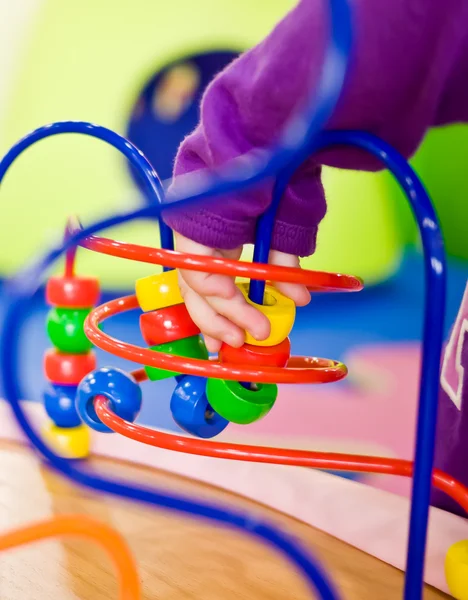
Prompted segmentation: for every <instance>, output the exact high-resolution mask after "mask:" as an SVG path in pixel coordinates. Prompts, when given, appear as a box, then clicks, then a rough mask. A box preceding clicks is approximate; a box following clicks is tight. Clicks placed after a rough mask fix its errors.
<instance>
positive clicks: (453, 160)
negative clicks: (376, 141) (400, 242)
mask: <svg viewBox="0 0 468 600" xmlns="http://www.w3.org/2000/svg"><path fill="white" fill-rule="evenodd" d="M467 155H468V127H467V126H466V125H463V126H460V125H457V126H452V127H445V128H441V129H434V130H433V131H431V132H430V133H429V135H428V136H427V139H426V140H425V142H424V144H423V145H422V147H421V149H420V151H419V152H418V154H417V155H416V156H415V158H414V160H413V164H414V167H415V168H416V170H417V171H418V173H419V174H420V176H421V177H422V179H423V181H424V184H425V186H426V188H427V190H428V191H429V194H430V195H431V197H432V200H433V201H434V203H435V205H436V209H437V212H438V215H439V219H440V221H441V224H442V230H443V232H444V237H445V243H446V247H447V252H448V254H450V255H451V256H454V257H456V258H461V259H464V260H468V179H467V176H466V172H467V165H468V161H467ZM414 235H416V233H414Z"/></svg>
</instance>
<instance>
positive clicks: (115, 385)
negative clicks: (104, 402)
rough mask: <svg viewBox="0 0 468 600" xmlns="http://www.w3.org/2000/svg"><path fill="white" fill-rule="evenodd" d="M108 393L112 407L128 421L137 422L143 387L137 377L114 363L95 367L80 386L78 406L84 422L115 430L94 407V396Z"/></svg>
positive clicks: (110, 431)
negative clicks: (98, 367)
mask: <svg viewBox="0 0 468 600" xmlns="http://www.w3.org/2000/svg"><path fill="white" fill-rule="evenodd" d="M96 396H106V398H108V399H109V400H110V404H111V409H112V411H113V412H114V413H115V414H116V415H118V416H119V417H120V418H121V419H124V420H125V421H130V422H131V423H133V422H134V421H135V419H136V418H137V416H138V413H139V412H140V409H141V402H142V397H141V389H140V386H139V385H138V383H137V382H136V381H135V379H134V378H133V377H132V376H131V375H129V374H128V373H126V372H125V371H122V370H121V369H116V368H114V367H104V368H102V369H97V370H96V371H92V372H91V373H89V374H88V375H86V377H84V378H83V379H82V381H81V383H80V385H79V386H78V391H77V394H76V408H77V410H78V413H79V415H80V417H81V418H82V420H83V422H84V423H86V425H88V426H89V427H91V429H94V430H96V431H100V432H102V433H113V432H112V430H111V429H109V428H108V427H107V426H106V425H104V423H102V421H100V419H99V417H98V416H97V414H96V411H95V410H94V404H93V401H94V398H95V397H96Z"/></svg>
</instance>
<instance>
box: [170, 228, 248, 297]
mask: <svg viewBox="0 0 468 600" xmlns="http://www.w3.org/2000/svg"><path fill="white" fill-rule="evenodd" d="M176 245H177V250H178V251H179V252H184V253H186V254H199V255H201V256H220V254H219V253H218V252H216V250H214V249H212V248H207V247H206V246H202V245H201V244H197V243H196V242H193V241H192V240H189V239H187V238H185V237H183V236H180V235H178V234H177V235H176ZM240 253H241V250H240V249H239V250H234V251H233V252H232V254H233V258H238V257H239V256H240ZM180 274H181V275H182V277H183V278H184V281H185V282H186V283H187V285H188V286H189V287H191V288H192V290H194V291H195V292H197V293H198V294H200V295H201V296H218V297H219V298H226V299H229V298H232V297H233V296H234V295H235V294H236V286H235V284H234V279H233V278H232V277H229V276H227V275H216V274H211V273H200V272H199V271H189V270H186V269H181V270H180Z"/></svg>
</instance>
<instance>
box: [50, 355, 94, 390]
mask: <svg viewBox="0 0 468 600" xmlns="http://www.w3.org/2000/svg"><path fill="white" fill-rule="evenodd" d="M95 368H96V355H95V354H94V352H88V354H63V353H61V352H58V351H57V350H55V349H54V350H48V351H47V352H46V354H45V357H44V373H45V376H46V377H47V379H48V380H49V381H50V382H51V383H55V384H57V385H78V384H79V383H80V381H81V380H82V379H83V377H85V376H86V375H87V374H88V373H89V372H90V371H93V370H94V369H95Z"/></svg>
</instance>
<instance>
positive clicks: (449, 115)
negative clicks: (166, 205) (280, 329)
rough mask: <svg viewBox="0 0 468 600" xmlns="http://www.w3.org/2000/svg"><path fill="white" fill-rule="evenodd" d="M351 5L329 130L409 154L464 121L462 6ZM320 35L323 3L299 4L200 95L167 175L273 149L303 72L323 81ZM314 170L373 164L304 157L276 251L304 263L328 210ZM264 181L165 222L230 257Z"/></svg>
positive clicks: (467, 50)
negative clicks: (342, 73)
mask: <svg viewBox="0 0 468 600" xmlns="http://www.w3.org/2000/svg"><path fill="white" fill-rule="evenodd" d="M351 4H352V7H353V13H354V14H353V18H354V31H355V45H354V49H353V54H352V62H351V68H350V71H349V74H348V79H347V82H346V85H345V89H344V93H343V95H342V98H341V101H340V103H339V106H338V107H337V110H336V113H335V115H334V117H333V118H332V120H331V122H330V123H329V127H330V128H331V129H363V130H365V131H368V132H371V133H374V134H376V135H378V136H380V137H382V138H383V139H384V140H386V141H387V142H389V143H391V144H392V145H393V146H395V148H397V149H398V150H399V151H400V152H401V153H402V154H403V155H404V156H405V157H408V156H410V155H411V154H412V153H413V152H414V151H415V150H416V149H417V147H418V145H419V143H420V142H421V139H422V137H423V136H424V134H425V132H426V130H427V129H428V128H429V127H431V126H434V125H441V124H445V123H450V122H456V121H465V120H468V79H467V74H468V28H467V23H468V2H467V1H466V0H352V3H351ZM327 32H328V17H327V2H326V0H301V1H300V2H299V3H298V5H297V6H296V8H295V9H294V10H292V11H291V12H290V13H289V14H288V15H287V16H286V17H285V18H284V19H283V21H281V22H280V23H279V24H278V26H277V27H276V28H275V29H274V30H273V32H272V33H271V34H270V35H269V36H268V37H267V38H266V39H265V40H264V41H263V42H262V43H261V44H259V45H258V46H256V47H254V48H253V49H252V50H250V51H249V52H246V53H245V54H243V55H242V56H240V58H238V59H237V60H236V61H234V62H233V63H232V64H231V65H229V66H228V67H227V68H226V69H225V70H224V71H223V72H222V73H221V74H220V75H219V76H218V77H217V78H216V79H215V80H214V81H213V82H212V84H211V85H210V86H209V88H208V89H207V91H206V93H205V95H204V98H203V101H202V106H201V121H200V124H199V126H198V127H197V129H196V130H195V131H194V132H193V133H192V134H191V135H190V136H189V137H188V138H187V139H186V140H185V141H184V142H183V143H182V146H181V148H180V150H179V153H178V156H177V159H176V163H175V171H174V174H175V175H176V176H177V175H180V174H183V173H187V172H192V171H196V170H199V169H203V168H205V167H207V166H208V167H212V166H219V165H220V164H222V163H224V162H225V161H227V160H229V159H231V158H234V157H236V156H239V155H241V154H243V153H245V152H247V151H249V150H251V149H252V148H256V147H265V146H268V145H270V144H271V143H272V141H273V140H274V139H275V138H276V137H277V136H278V134H279V132H280V131H281V129H282V127H283V126H284V124H285V122H286V121H287V119H288V118H289V117H290V116H291V114H292V112H293V111H294V110H295V108H296V107H297V106H298V103H300V102H301V101H302V100H303V99H304V97H305V95H306V94H307V93H308V91H309V90H308V89H307V87H306V86H307V82H310V75H312V80H315V81H316V80H317V79H318V76H319V73H320V69H321V65H322V58H323V55H324V49H325V44H326V38H327ZM317 159H318V161H319V162H316V161H317ZM319 163H323V164H327V165H330V166H335V167H343V168H350V169H361V170H362V169H366V170H373V169H375V168H378V165H377V164H376V163H374V162H373V160H372V159H369V158H368V157H366V156H365V155H364V154H363V153H361V152H359V151H357V150H333V151H329V152H326V153H324V154H323V155H322V156H318V157H315V159H314V160H312V159H311V160H309V161H307V162H306V163H305V164H304V165H303V166H302V168H301V169H299V170H298V172H297V173H296V174H295V175H294V177H293V179H292V181H291V184H290V186H289V188H288V190H287V193H286V194H285V197H284V198H283V200H282V203H281V206H280V209H279V213H278V219H277V223H276V228H275V232H274V238H273V248H274V249H277V250H281V251H283V252H287V253H291V254H297V255H300V256H306V255H309V254H312V253H313V252H314V250H315V241H316V234H317V227H318V225H319V223H320V221H321V220H322V218H323V217H324V215H325V212H326V203H325V197H324V192H323V187H322V184H321V178H320V164H319ZM271 185H272V184H271V183H269V184H264V185H262V186H261V187H259V188H256V189H254V190H249V191H247V192H241V193H239V194H234V195H232V196H231V197H229V201H226V202H225V201H223V202H218V203H217V204H211V206H210V207H209V209H208V210H206V209H205V210H200V208H197V207H193V208H190V209H189V208H187V209H183V208H181V209H177V210H173V211H171V212H170V213H167V214H166V217H165V220H166V221H167V223H168V224H169V225H170V226H171V227H172V228H173V229H174V230H175V231H178V232H179V233H181V234H182V235H185V236H186V237H188V238H191V239H193V240H195V241H197V242H199V243H201V244H204V245H206V246H209V247H212V248H222V249H232V248H235V247H238V246H241V245H243V244H246V243H250V242H252V241H253V239H254V231H255V223H256V220H257V218H258V217H259V215H260V214H262V213H263V212H264V211H265V209H266V208H267V207H268V204H269V202H270V199H271ZM223 200H224V199H223Z"/></svg>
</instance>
